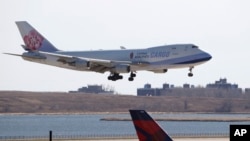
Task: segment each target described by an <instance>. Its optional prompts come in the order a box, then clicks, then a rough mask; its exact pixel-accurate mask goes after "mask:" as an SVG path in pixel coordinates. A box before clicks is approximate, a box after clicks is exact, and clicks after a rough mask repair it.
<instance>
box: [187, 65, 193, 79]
mask: <svg viewBox="0 0 250 141" xmlns="http://www.w3.org/2000/svg"><path fill="white" fill-rule="evenodd" d="M193 68H194V67H190V68H189V73H188V76H189V77H192V76H193V75H194V74H193V73H192V70H193Z"/></svg>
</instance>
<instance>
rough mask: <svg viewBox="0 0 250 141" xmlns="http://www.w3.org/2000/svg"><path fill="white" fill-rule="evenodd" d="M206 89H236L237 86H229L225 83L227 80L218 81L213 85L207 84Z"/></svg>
mask: <svg viewBox="0 0 250 141" xmlns="http://www.w3.org/2000/svg"><path fill="white" fill-rule="evenodd" d="M207 88H216V89H238V85H237V84H231V83H228V82H227V79H226V78H224V79H220V80H218V81H215V83H212V84H207Z"/></svg>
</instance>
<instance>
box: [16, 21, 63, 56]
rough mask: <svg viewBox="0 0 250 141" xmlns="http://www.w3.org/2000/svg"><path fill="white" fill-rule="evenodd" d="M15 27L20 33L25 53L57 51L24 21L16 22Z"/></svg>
mask: <svg viewBox="0 0 250 141" xmlns="http://www.w3.org/2000/svg"><path fill="white" fill-rule="evenodd" d="M16 24H17V27H18V29H19V31H20V33H21V36H22V38H23V41H24V43H25V45H22V47H23V48H24V49H25V50H27V51H44V52H54V51H58V49H57V48H55V47H54V46H53V45H52V44H51V43H50V42H49V41H48V40H47V39H46V38H44V37H43V36H42V35H41V34H40V33H39V32H38V31H37V30H36V29H35V28H33V27H32V26H31V25H30V24H29V23H28V22H26V21H17V22H16Z"/></svg>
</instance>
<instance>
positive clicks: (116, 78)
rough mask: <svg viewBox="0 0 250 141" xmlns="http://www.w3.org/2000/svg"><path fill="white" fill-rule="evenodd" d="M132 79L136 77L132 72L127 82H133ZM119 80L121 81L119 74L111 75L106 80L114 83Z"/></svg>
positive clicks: (121, 77)
mask: <svg viewBox="0 0 250 141" xmlns="http://www.w3.org/2000/svg"><path fill="white" fill-rule="evenodd" d="M134 77H136V74H135V73H134V72H131V73H130V77H129V78H128V80H129V81H133V80H134ZM119 79H123V76H122V75H120V74H119V73H111V74H110V75H109V76H108V80H112V81H116V80H119Z"/></svg>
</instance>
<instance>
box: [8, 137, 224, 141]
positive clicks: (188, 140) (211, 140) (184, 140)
mask: <svg viewBox="0 0 250 141" xmlns="http://www.w3.org/2000/svg"><path fill="white" fill-rule="evenodd" d="M47 140H49V139H46V141H47ZM173 140H174V141H229V138H226V137H222V138H220V137H214V138H213V137H209V138H191V137H190V138H173ZM6 141H10V140H6ZM11 141H31V140H22V139H21V140H20V139H17V140H11ZM32 141H45V140H44V139H41V140H40V139H37V140H32ZM52 141H139V140H138V139H83V140H74V139H73V140H62V139H59V140H57V139H55V140H54V139H53V140H52Z"/></svg>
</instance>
